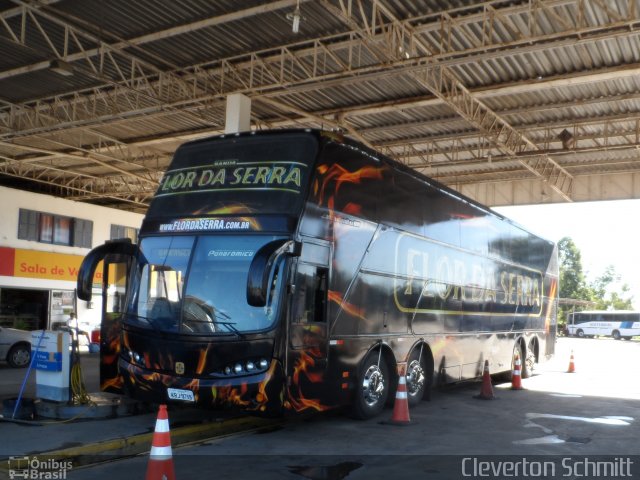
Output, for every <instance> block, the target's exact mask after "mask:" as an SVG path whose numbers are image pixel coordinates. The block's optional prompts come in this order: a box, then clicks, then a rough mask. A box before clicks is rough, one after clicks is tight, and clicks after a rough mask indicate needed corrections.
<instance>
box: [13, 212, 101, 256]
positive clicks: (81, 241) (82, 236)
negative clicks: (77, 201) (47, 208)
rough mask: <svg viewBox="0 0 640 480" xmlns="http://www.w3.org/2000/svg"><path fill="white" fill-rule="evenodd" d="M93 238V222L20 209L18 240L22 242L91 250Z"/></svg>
mask: <svg viewBox="0 0 640 480" xmlns="http://www.w3.org/2000/svg"><path fill="white" fill-rule="evenodd" d="M92 237H93V222H92V221H91V220H83V219H80V218H72V217H65V216H62V215H54V214H52V213H45V212H37V211H33V210H26V209H23V208H21V209H20V216H19V219H18V238H19V239H21V240H32V241H34V242H42V243H54V244H56V245H69V246H73V247H85V248H91V242H92Z"/></svg>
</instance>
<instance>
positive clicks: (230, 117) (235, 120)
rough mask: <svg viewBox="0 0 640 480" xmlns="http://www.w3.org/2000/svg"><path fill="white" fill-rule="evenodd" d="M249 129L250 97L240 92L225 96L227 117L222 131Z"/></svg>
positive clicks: (233, 131) (236, 131) (231, 131)
mask: <svg viewBox="0 0 640 480" xmlns="http://www.w3.org/2000/svg"><path fill="white" fill-rule="evenodd" d="M249 130H251V99H250V98H249V97H247V96H246V95H243V94H241V93H233V94H231V95H229V96H227V118H226V123H225V126H224V133H238V132H248V131H249Z"/></svg>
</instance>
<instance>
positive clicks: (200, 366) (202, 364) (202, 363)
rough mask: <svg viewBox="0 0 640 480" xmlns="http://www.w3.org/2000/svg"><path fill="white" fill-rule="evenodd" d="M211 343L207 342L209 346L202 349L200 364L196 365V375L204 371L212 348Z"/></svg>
mask: <svg viewBox="0 0 640 480" xmlns="http://www.w3.org/2000/svg"><path fill="white" fill-rule="evenodd" d="M211 345H212V344H211V343H208V344H207V348H206V349H204V350H202V349H201V350H200V358H198V366H197V367H196V375H201V374H202V372H204V367H205V365H206V362H207V354H208V353H209V349H210V348H211Z"/></svg>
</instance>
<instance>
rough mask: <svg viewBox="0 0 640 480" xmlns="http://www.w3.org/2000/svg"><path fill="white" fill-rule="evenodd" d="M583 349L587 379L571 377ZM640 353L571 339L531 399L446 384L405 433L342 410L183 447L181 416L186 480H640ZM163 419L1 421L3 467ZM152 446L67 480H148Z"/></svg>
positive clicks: (181, 472) (528, 382)
mask: <svg viewBox="0 0 640 480" xmlns="http://www.w3.org/2000/svg"><path fill="white" fill-rule="evenodd" d="M572 350H573V352H574V358H575V366H576V372H575V373H566V371H567V368H568V364H569V355H570V352H571V351H572ZM639 353H640V342H638V341H637V340H634V341H631V342H628V341H615V340H611V339H604V338H603V339H573V338H571V339H568V338H561V339H559V341H558V343H557V354H556V356H555V358H554V359H553V360H552V361H551V362H549V363H547V364H546V365H545V366H544V367H543V368H541V369H540V370H539V371H538V372H537V373H536V375H534V377H532V378H530V379H525V380H523V386H524V387H525V389H526V390H523V391H512V390H509V389H508V387H509V386H510V385H509V384H504V385H495V386H494V389H495V392H496V396H497V397H498V398H497V399H496V400H487V401H484V400H476V399H474V398H473V396H474V395H475V394H477V393H478V391H479V388H480V385H479V383H477V382H476V383H465V384H460V385H455V386H451V387H447V388H445V389H443V390H438V391H435V392H434V395H433V398H432V401H431V402H422V403H421V404H420V405H419V406H418V407H416V408H414V409H412V410H411V412H410V415H411V420H412V423H411V425H409V426H404V427H397V426H392V425H388V424H383V423H381V420H388V419H389V418H390V417H391V410H387V411H385V412H384V413H383V415H382V416H381V417H380V418H378V419H373V420H370V421H365V422H362V421H356V420H352V419H350V418H349V417H348V416H346V415H343V414H342V412H333V413H330V414H323V415H316V416H313V417H310V418H306V419H303V420H298V421H288V422H285V423H281V424H271V425H266V424H264V425H258V426H257V427H256V426H251V425H249V423H247V424H246V427H247V428H246V429H245V431H244V433H235V434H230V433H229V434H224V435H221V434H222V433H224V432H220V431H218V434H217V436H215V437H213V438H211V439H209V440H206V441H203V440H202V437H200V438H199V439H194V442H195V444H193V445H190V446H184V447H177V446H176V445H177V443H178V442H180V443H182V442H186V441H188V439H187V438H184V436H182V437H181V436H180V431H181V429H184V428H189V427H188V426H186V425H184V426H183V425H181V424H183V423H184V421H185V420H184V419H183V418H180V415H183V412H170V419H169V421H170V424H172V425H174V426H175V428H174V427H172V441H173V444H174V450H173V454H174V457H173V461H174V463H175V470H176V478H190V477H193V478H199V477H201V476H203V474H204V473H206V475H205V476H206V477H207V478H209V477H212V478H255V479H263V478H264V479H272V478H273V479H283V478H284V479H286V478H291V479H294V478H295V479H300V478H314V479H315V478H318V479H331V480H333V479H340V478H346V477H348V478H350V479H351V478H353V479H359V478H363V479H364V478H367V479H371V478H404V477H409V476H415V477H417V478H473V477H475V478H507V477H509V478H511V477H513V475H505V474H504V473H505V472H504V471H501V470H500V469H499V468H498V470H494V471H493V472H494V473H496V472H497V473H499V474H503V475H502V476H495V475H493V474H489V475H483V474H482V473H483V470H482V465H484V464H483V463H482V462H483V461H484V462H485V463H486V462H489V464H490V465H492V466H493V468H496V467H495V464H496V462H497V464H499V465H503V466H504V465H506V464H507V462H511V461H513V460H514V459H515V461H516V463H517V465H516V466H517V467H518V466H519V468H521V470H520V472H519V473H520V475H518V476H517V477H518V478H522V477H524V476H536V475H533V474H535V473H536V471H535V470H534V471H532V472H529V473H533V474H531V475H523V473H527V472H526V471H523V470H522V469H526V468H528V467H527V464H526V461H529V465H531V464H533V465H534V467H536V466H537V468H542V467H544V466H546V467H547V470H545V471H544V472H543V473H547V474H551V473H553V474H554V475H553V476H550V475H544V477H545V478H617V477H624V478H634V477H635V478H640V472H638V471H637V470H633V469H634V468H637V467H638V465H640V442H638V439H639V438H640V415H639V413H638V412H640V410H638V407H639V406H640V403H639V401H640V377H639V376H638V375H636V374H634V373H633V365H635V364H636V363H637V359H638V356H639ZM234 421H237V420H234ZM154 422H155V419H154V418H153V415H143V416H137V417H128V418H123V419H115V420H103V421H91V422H80V423H76V424H69V425H64V426H47V427H24V426H20V425H8V424H0V434H1V436H2V438H11V439H12V441H11V442H7V443H4V444H2V445H0V458H2V457H6V456H9V455H12V456H20V455H29V454H31V453H34V452H36V451H39V452H43V451H47V450H55V449H56V448H46V447H47V445H51V444H53V443H56V442H57V445H60V441H62V440H64V442H63V445H65V448H66V449H67V452H69V451H71V450H70V449H73V448H80V447H81V446H85V448H86V446H87V445H89V446H90V445H91V436H93V445H94V447H93V448H95V444H96V442H97V441H104V437H105V436H106V435H107V432H110V433H109V435H111V436H112V437H113V438H116V439H117V438H120V439H125V440H126V439H131V438H136V436H137V437H138V438H141V437H140V436H141V435H147V437H146V441H147V442H148V438H149V437H150V435H151V434H150V432H151V430H152V429H153V425H154ZM232 422H233V421H232ZM205 423H206V422H205ZM213 423H215V422H213ZM223 423H224V422H223ZM116 425H117V426H118V428H119V429H120V430H118V429H116V428H115V427H116ZM54 429H56V430H54ZM58 429H59V430H58ZM115 430H118V431H117V432H116V431H115ZM240 430H242V429H240ZM87 434H89V438H88V439H87ZM113 438H112V441H113ZM65 439H66V440H65ZM74 439H75V440H74ZM138 444H139V446H140V447H143V446H144V442H142V441H140V442H138ZM148 448H149V446H148V444H147V446H146V448H142V451H143V454H142V455H139V456H136V457H133V458H129V459H120V455H122V454H123V453H122V452H118V451H113V452H111V453H105V455H104V456H103V457H102V460H106V461H107V462H108V463H104V464H101V465H97V466H91V467H81V465H80V463H81V462H78V463H75V464H74V463H72V464H70V465H68V467H69V468H67V469H66V471H65V473H66V475H67V478H71V479H76V478H77V479H84V478H87V479H89V478H91V479H98V480H99V479H115V478H118V479H128V478H141V477H142V476H143V475H144V474H145V471H146V468H147V464H148V457H147V455H146V451H148ZM597 456H600V457H597ZM601 456H605V457H601ZM596 458H602V460H601V461H602V462H604V463H606V465H605V464H603V465H602V467H603V468H605V467H611V468H613V466H616V468H617V470H616V471H613V470H607V471H606V472H604V470H603V472H604V473H607V475H606V476H604V475H596V473H598V472H596V470H595V469H596V466H597V467H599V466H600V465H599V464H598V465H596V464H594V465H596V466H594V467H592V469H593V471H590V470H589V468H591V467H590V464H589V462H590V461H594V462H595V461H596V460H595V459H596ZM522 459H524V460H525V464H524V465H523V464H522ZM532 462H533V463H532ZM536 462H538V463H536ZM585 462H586V463H585ZM607 462H608V463H607ZM615 462H617V463H615ZM625 462H626V463H625ZM629 462H632V463H631V464H629ZM614 463H615V465H614ZM478 465H480V467H478ZM585 465H586V466H585ZM552 466H554V470H553V472H552V471H551V467H552ZM625 467H629V468H630V470H629V471H628V472H627V471H626V470H625ZM478 468H480V470H478ZM213 473H215V475H213ZM485 473H486V472H485ZM506 473H509V472H508V471H507V472H506ZM583 473H588V474H593V475H583ZM626 473H628V475H626ZM0 474H1V472H0ZM538 476H542V475H538Z"/></svg>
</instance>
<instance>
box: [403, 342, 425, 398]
mask: <svg viewBox="0 0 640 480" xmlns="http://www.w3.org/2000/svg"><path fill="white" fill-rule="evenodd" d="M421 357H422V358H421ZM425 357H426V352H424V351H423V352H422V355H420V348H417V349H416V350H414V352H413V353H412V354H411V357H409V361H408V362H407V374H406V378H407V401H408V403H409V406H410V407H414V406H416V405H417V404H418V403H420V400H422V399H423V398H424V397H425V391H426V390H427V388H430V386H431V382H430V379H429V377H428V376H427V369H426V366H425V365H426V362H425V359H426V358H425Z"/></svg>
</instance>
